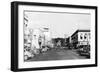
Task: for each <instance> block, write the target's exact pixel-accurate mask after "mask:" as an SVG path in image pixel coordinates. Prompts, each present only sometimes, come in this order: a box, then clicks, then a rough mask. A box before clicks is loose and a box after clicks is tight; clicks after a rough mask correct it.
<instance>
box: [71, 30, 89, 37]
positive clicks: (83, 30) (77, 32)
mask: <svg viewBox="0 0 100 73" xmlns="http://www.w3.org/2000/svg"><path fill="white" fill-rule="evenodd" d="M78 32H90V30H89V29H78V30H76V31H75V32H74V33H73V34H72V35H71V37H72V36H73V35H75V34H76V33H78Z"/></svg>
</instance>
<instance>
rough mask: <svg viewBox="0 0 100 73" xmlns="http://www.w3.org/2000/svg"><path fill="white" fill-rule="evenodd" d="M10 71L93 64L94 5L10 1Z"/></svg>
mask: <svg viewBox="0 0 100 73" xmlns="http://www.w3.org/2000/svg"><path fill="white" fill-rule="evenodd" d="M11 12H12V24H11V26H12V28H11V29H12V48H11V57H12V58H11V69H12V71H27V70H29V71H30V70H46V69H62V68H77V67H93V66H97V7H96V6H84V5H83V6H81V5H67V4H66V5H65V4H48V3H31V2H12V11H11Z"/></svg>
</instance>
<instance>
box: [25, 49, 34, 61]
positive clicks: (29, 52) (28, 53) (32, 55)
mask: <svg viewBox="0 0 100 73" xmlns="http://www.w3.org/2000/svg"><path fill="white" fill-rule="evenodd" d="M32 57H34V54H32V52H31V51H30V49H24V60H28V59H30V58H32Z"/></svg>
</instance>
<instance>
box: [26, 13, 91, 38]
mask: <svg viewBox="0 0 100 73" xmlns="http://www.w3.org/2000/svg"><path fill="white" fill-rule="evenodd" d="M25 14H26V15H27V16H28V20H29V21H28V27H29V28H32V29H34V28H45V27H48V28H49V29H50V32H51V35H52V37H64V35H65V34H66V35H67V36H71V35H72V34H73V33H74V32H75V31H76V30H77V29H90V19H91V15H90V14H76V13H51V12H49V13H48V12H25Z"/></svg>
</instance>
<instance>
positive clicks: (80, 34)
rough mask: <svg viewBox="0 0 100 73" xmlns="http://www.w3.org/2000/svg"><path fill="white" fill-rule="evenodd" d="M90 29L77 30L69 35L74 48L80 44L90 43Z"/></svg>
mask: <svg viewBox="0 0 100 73" xmlns="http://www.w3.org/2000/svg"><path fill="white" fill-rule="evenodd" d="M90 38H91V37H90V30H77V31H76V32H75V33H73V34H72V36H71V43H72V45H73V48H74V49H77V48H78V47H80V46H86V45H90Z"/></svg>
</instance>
